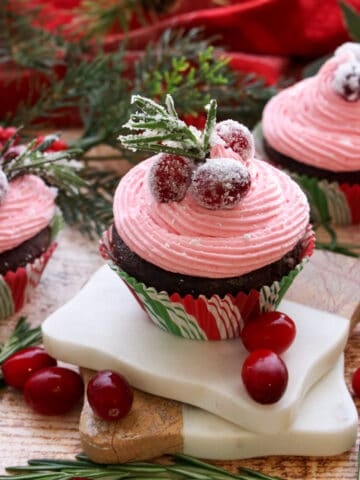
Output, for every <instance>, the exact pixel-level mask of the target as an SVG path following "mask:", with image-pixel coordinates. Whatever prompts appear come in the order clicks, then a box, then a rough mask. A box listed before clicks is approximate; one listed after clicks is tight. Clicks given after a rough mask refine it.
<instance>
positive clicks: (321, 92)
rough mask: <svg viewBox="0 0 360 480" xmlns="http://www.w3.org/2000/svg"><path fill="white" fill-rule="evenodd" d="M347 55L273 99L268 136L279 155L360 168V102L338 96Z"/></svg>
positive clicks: (266, 120)
mask: <svg viewBox="0 0 360 480" xmlns="http://www.w3.org/2000/svg"><path fill="white" fill-rule="evenodd" d="M352 58H353V57H352V55H351V53H350V52H344V53H342V54H341V55H338V56H335V57H333V58H331V59H330V60H328V61H327V62H326V63H325V64H324V66H323V67H322V68H321V70H320V71H319V73H318V74H317V75H316V76H315V77H312V78H309V79H306V80H303V81H301V82H299V83H297V84H296V85H294V86H292V87H290V88H287V89H285V90H283V91H282V92H281V93H279V94H278V95H276V96H275V97H274V98H272V99H271V100H270V101H269V102H268V104H267V105H266V107H265V110H264V114H263V121H262V126H263V134H264V137H265V138H266V140H267V141H268V142H269V144H270V145H271V146H272V147H273V148H274V149H275V150H277V151H278V152H280V153H283V154H285V155H287V156H289V157H291V158H293V159H295V160H297V161H299V162H303V163H306V164H308V165H312V166H314V167H317V168H322V169H326V170H331V171H334V172H346V171H356V170H359V169H360V101H356V102H349V101H346V100H345V99H343V98H342V97H341V96H340V95H339V94H337V93H336V91H335V89H334V86H333V80H334V75H335V71H336V69H337V68H338V66H339V65H341V64H343V63H344V62H347V61H349V60H351V59H352Z"/></svg>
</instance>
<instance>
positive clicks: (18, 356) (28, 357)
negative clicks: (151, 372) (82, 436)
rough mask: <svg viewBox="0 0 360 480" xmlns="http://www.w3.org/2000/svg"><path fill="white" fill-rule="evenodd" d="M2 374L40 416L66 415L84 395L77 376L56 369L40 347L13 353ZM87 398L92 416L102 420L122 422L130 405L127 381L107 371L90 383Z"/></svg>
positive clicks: (3, 365)
mask: <svg viewBox="0 0 360 480" xmlns="http://www.w3.org/2000/svg"><path fill="white" fill-rule="evenodd" d="M2 372H3V376H4V380H5V382H6V383H7V384H8V385H9V386H11V387H14V388H16V389H18V390H23V392H24V398H25V401H26V403H27V404H28V405H29V406H30V407H31V408H33V410H35V411H36V412H38V413H41V414H43V415H62V414H64V413H67V412H68V411H70V410H71V409H72V408H73V407H74V406H75V405H76V404H77V403H78V402H79V400H80V399H81V397H82V395H83V392H84V383H83V381H82V378H81V377H80V375H79V374H78V373H77V372H75V371H74V370H70V369H69V368H64V367H59V366H57V361H56V360H55V358H52V357H51V356H50V355H48V354H47V353H46V351H45V350H44V349H43V348H42V347H28V348H24V349H23V350H20V351H19V352H16V353H14V354H13V355H11V356H10V357H9V358H8V359H6V360H5V361H4V362H3V364H2ZM87 397H88V401H89V404H90V406H91V408H92V409H93V410H94V412H95V413H96V414H97V415H98V416H99V417H101V418H103V419H105V420H118V419H120V418H123V417H124V416H125V415H127V414H128V413H129V411H130V409H131V406H132V403H133V392H132V389H131V387H130V385H129V383H128V382H127V380H126V379H125V378H124V377H123V376H122V375H119V374H118V373H115V372H112V371H110V370H103V371H101V372H99V373H97V374H95V375H94V376H93V377H92V378H91V379H90V381H89V383H88V386H87Z"/></svg>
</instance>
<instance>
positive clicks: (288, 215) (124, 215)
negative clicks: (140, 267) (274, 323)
mask: <svg viewBox="0 0 360 480" xmlns="http://www.w3.org/2000/svg"><path fill="white" fill-rule="evenodd" d="M226 150H228V151H229V152H226ZM224 152H225V153H229V154H230V153H231V157H232V158H234V157H235V155H236V154H235V153H234V152H232V151H231V150H230V149H225V148H224ZM156 158H157V157H152V158H149V159H148V160H145V161H143V162H141V163H140V164H138V165H136V167H134V168H132V169H131V170H130V171H129V172H128V173H127V174H126V175H125V176H124V177H123V178H122V180H121V182H120V184H119V186H118V188H117V190H116V193H115V197H114V222H115V226H116V230H117V231H118V233H119V235H120V236H121V238H122V239H123V241H124V242H125V243H126V245H127V246H128V247H129V248H130V249H131V250H132V251H133V252H135V253H136V254H137V255H139V256H140V257H141V258H143V259H144V260H146V261H148V262H150V263H152V264H154V265H157V266H159V267H160V268H163V269H165V270H167V271H170V272H175V273H182V274H185V275H194V276H198V277H207V278H229V277H235V276H238V275H243V274H245V273H248V272H251V271H253V270H256V269H258V268H261V267H263V266H264V265H269V264H270V263H273V262H275V261H277V260H279V259H280V258H282V257H283V256H284V255H285V254H286V253H287V252H290V251H291V250H292V249H293V248H294V247H295V245H296V244H297V243H298V242H299V240H300V239H301V238H302V237H303V236H304V234H305V232H306V229H307V227H308V223H309V205H308V202H307V200H306V197H305V194H304V193H303V192H302V191H301V189H300V188H299V186H298V185H297V184H296V183H295V182H294V181H292V180H291V179H290V177H289V176H288V175H286V174H285V173H283V172H281V171H280V170H279V169H276V168H274V167H272V166H271V165H269V164H267V163H265V162H263V161H261V160H257V159H255V158H254V159H253V160H252V162H251V165H249V170H250V176H251V187H250V190H249V193H248V194H247V195H246V197H245V198H244V199H243V200H242V201H241V202H240V203H239V204H238V205H237V206H235V207H234V208H231V209H222V210H208V209H205V208H203V207H201V206H200V205H199V204H198V203H197V202H196V201H195V200H194V198H193V196H192V195H191V194H190V192H189V193H188V194H187V195H185V198H184V199H183V200H182V201H181V202H170V203H160V202H157V201H156V200H155V199H154V197H153V195H152V194H151V192H150V189H149V184H148V182H147V181H146V178H147V175H148V171H149V169H150V168H151V165H152V163H153V162H154V161H156ZM237 161H238V162H241V159H240V158H239V157H238V160H237Z"/></svg>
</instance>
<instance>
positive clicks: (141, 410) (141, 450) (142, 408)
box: [80, 369, 183, 463]
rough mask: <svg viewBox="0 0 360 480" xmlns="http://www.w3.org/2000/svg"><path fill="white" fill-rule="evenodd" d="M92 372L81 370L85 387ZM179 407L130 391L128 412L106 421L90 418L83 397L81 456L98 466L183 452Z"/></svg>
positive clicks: (170, 402)
mask: <svg viewBox="0 0 360 480" xmlns="http://www.w3.org/2000/svg"><path fill="white" fill-rule="evenodd" d="M94 373H95V372H93V371H91V370H87V369H82V376H83V378H84V382H85V384H87V383H88V381H89V379H90V377H91V376H92V375H93V374H94ZM182 427H183V420H182V405H181V403H179V402H174V401H173V400H167V399H165V398H160V397H155V396H154V395H149V394H147V393H144V392H141V391H139V390H136V389H134V402H133V405H132V408H131V411H130V413H129V414H128V415H127V416H126V417H125V418H123V419H121V420H119V421H114V422H106V421H103V420H101V419H100V418H98V417H97V416H96V415H94V413H93V411H92V409H91V407H90V405H89V403H88V400H87V398H85V400H84V406H83V409H82V412H81V416H80V436H81V442H82V446H83V449H84V451H85V453H86V454H87V455H88V456H89V457H90V458H91V459H92V460H93V461H94V462H99V463H124V462H131V461H137V460H147V459H149V458H154V457H157V456H160V455H163V454H164V453H176V452H182V451H183V438H182V434H181V432H182Z"/></svg>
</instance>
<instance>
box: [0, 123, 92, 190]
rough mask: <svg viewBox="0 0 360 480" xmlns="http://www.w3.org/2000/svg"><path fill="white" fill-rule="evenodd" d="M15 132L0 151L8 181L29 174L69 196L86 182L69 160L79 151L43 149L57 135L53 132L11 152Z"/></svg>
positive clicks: (55, 138) (76, 164)
mask: <svg viewBox="0 0 360 480" xmlns="http://www.w3.org/2000/svg"><path fill="white" fill-rule="evenodd" d="M16 135H17V133H15V135H14V136H13V137H12V138H11V139H10V140H9V141H8V142H7V143H6V144H5V146H4V148H3V149H2V151H1V152H0V155H1V156H0V166H1V168H2V170H3V171H4V173H5V175H6V176H7V178H8V180H9V181H11V180H14V179H15V178H17V177H19V176H23V175H27V174H33V175H36V176H38V177H41V178H43V179H44V180H45V181H46V182H47V183H48V184H49V185H52V186H54V187H57V188H58V189H59V190H61V191H63V192H68V194H71V195H76V194H78V193H79V191H80V189H81V188H82V187H84V186H85V185H86V183H85V182H84V180H83V179H82V178H81V177H80V176H79V175H78V170H79V168H80V166H81V164H79V163H78V162H76V161H74V160H73V159H74V157H75V156H79V155H80V154H81V153H82V152H81V151H80V150H77V149H69V150H61V151H58V152H47V151H46V150H47V149H48V148H50V147H51V145H52V144H53V143H54V142H55V141H56V140H58V138H59V137H58V136H57V135H48V136H47V137H45V139H44V140H43V141H42V142H41V143H40V144H39V145H36V140H33V141H31V142H29V143H28V144H27V145H26V146H24V149H23V151H21V150H20V152H19V153H14V154H12V152H11V148H16V147H14V146H13V142H14V139H15V137H16ZM17 148H19V147H17Z"/></svg>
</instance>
